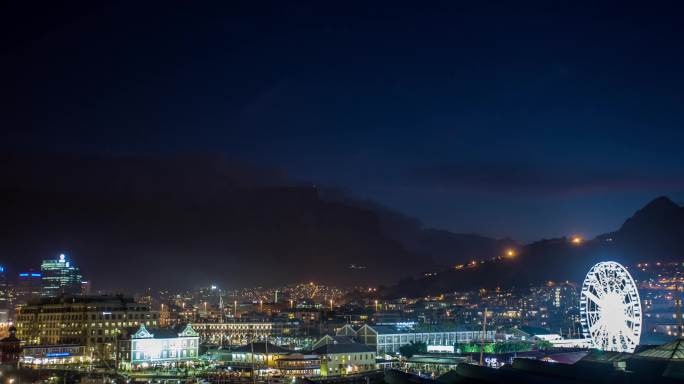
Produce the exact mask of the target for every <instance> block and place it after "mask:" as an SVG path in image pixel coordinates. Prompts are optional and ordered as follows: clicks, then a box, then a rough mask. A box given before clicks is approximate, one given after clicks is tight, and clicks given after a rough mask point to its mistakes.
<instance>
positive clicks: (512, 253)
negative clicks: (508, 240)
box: [506, 248, 517, 259]
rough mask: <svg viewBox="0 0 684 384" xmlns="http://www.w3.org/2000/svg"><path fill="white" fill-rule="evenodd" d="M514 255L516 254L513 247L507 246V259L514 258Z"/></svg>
mask: <svg viewBox="0 0 684 384" xmlns="http://www.w3.org/2000/svg"><path fill="white" fill-rule="evenodd" d="M515 256H517V253H516V252H515V249H513V248H508V249H507V250H506V257H508V258H509V259H512V258H514V257H515Z"/></svg>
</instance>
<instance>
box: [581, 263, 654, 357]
mask: <svg viewBox="0 0 684 384" xmlns="http://www.w3.org/2000/svg"><path fill="white" fill-rule="evenodd" d="M580 316H581V321H582V331H583V332H584V336H585V337H589V338H591V339H592V340H593V342H594V345H595V346H596V348H599V349H602V350H604V351H615V352H629V353H632V352H634V349H635V348H636V346H637V345H638V344H639V338H640V337H641V301H640V300H639V292H638V290H637V286H636V284H635V283H634V279H632V276H631V275H630V274H629V272H628V271H627V270H626V269H625V267H623V266H622V265H620V264H619V263H616V262H614V261H606V262H601V263H598V264H596V265H594V266H593V267H591V270H589V273H587V276H586V277H585V278H584V284H582V293H581V295H580Z"/></svg>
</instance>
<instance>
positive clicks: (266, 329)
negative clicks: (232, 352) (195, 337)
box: [190, 321, 299, 345]
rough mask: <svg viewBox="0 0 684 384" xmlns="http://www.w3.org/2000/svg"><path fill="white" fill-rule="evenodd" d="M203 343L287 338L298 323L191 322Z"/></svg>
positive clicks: (293, 331) (247, 341) (291, 335)
mask: <svg viewBox="0 0 684 384" xmlns="http://www.w3.org/2000/svg"><path fill="white" fill-rule="evenodd" d="M190 325H192V328H193V329H194V330H195V331H197V333H198V334H199V335H200V340H201V341H202V342H203V343H207V344H215V345H244V344H247V343H249V342H251V341H262V340H270V341H276V340H277V339H278V338H289V337H294V336H296V335H297V332H298V330H299V323H298V322H296V321H288V322H280V321H276V322H259V321H254V322H247V321H237V322H229V323H191V324H190Z"/></svg>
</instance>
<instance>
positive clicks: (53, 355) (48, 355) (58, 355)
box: [45, 352, 71, 357]
mask: <svg viewBox="0 0 684 384" xmlns="http://www.w3.org/2000/svg"><path fill="white" fill-rule="evenodd" d="M45 356H46V357H66V356H71V353H69V352H56V353H46V354H45Z"/></svg>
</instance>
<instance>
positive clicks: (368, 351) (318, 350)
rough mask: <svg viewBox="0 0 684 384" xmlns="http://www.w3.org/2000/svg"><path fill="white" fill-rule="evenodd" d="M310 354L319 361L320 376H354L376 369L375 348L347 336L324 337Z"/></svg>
mask: <svg viewBox="0 0 684 384" xmlns="http://www.w3.org/2000/svg"><path fill="white" fill-rule="evenodd" d="M311 353H312V354H314V355H318V356H319V357H320V361H321V363H320V364H321V370H320V372H321V376H337V375H348V374H356V373H361V372H367V371H371V370H374V369H376V365H375V354H376V352H375V348H373V347H371V346H368V345H366V344H361V343H357V342H355V341H353V340H352V339H351V338H350V337H347V336H334V337H331V336H324V337H323V338H322V339H321V340H319V342H317V343H316V344H315V345H314V349H313V350H312V351H311Z"/></svg>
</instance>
